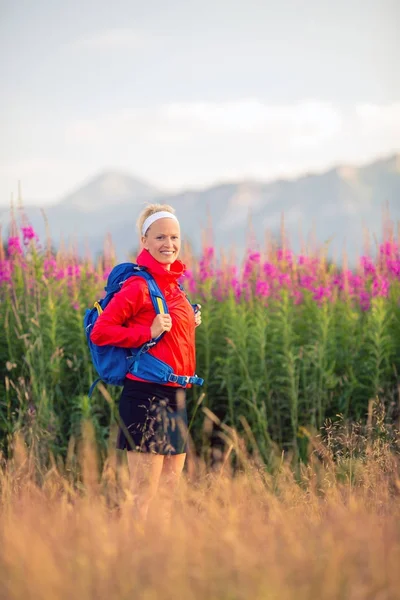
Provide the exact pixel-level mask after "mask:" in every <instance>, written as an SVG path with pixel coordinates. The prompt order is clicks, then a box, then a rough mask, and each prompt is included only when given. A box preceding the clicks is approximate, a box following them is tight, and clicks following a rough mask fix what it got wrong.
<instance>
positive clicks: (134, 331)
mask: <svg viewBox="0 0 400 600" xmlns="http://www.w3.org/2000/svg"><path fill="white" fill-rule="evenodd" d="M146 301H148V289H147V284H146V282H145V281H144V280H143V279H140V278H139V277H137V278H133V279H132V280H130V281H129V282H127V283H126V284H125V285H123V286H122V288H121V290H120V291H119V292H118V293H117V294H115V296H114V297H113V298H112V300H111V301H110V302H109V304H108V305H107V306H106V308H105V309H104V311H103V312H102V313H101V315H99V317H98V319H97V321H96V323H95V324H94V327H93V330H92V333H91V334H90V339H91V341H92V342H93V343H94V344H97V345H98V346H106V345H111V346H119V347H120V348H137V347H138V346H141V345H142V344H144V343H145V342H148V341H149V340H151V329H150V325H133V326H130V327H127V326H126V325H125V323H126V322H127V321H128V320H129V319H132V317H134V316H135V315H136V314H137V312H138V311H139V309H140V307H141V306H143V304H144V303H145V302H146Z"/></svg>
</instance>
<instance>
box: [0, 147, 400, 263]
mask: <svg viewBox="0 0 400 600" xmlns="http://www.w3.org/2000/svg"><path fill="white" fill-rule="evenodd" d="M146 201H155V202H161V203H168V204H171V205H172V206H174V208H175V209H176V213H177V215H178V217H179V219H180V221H181V225H182V231H183V235H184V238H185V239H186V240H189V241H190V242H191V244H192V246H193V247H194V249H195V250H199V249H200V246H201V241H202V232H203V231H204V230H205V229H206V228H208V226H209V224H210V223H211V226H212V238H213V243H214V244H215V245H216V246H217V247H223V248H226V249H227V248H232V247H235V248H236V250H237V252H238V253H242V252H243V251H244V249H245V248H246V244H248V243H250V244H252V246H253V247H255V245H256V244H257V243H258V244H264V242H265V234H266V231H268V232H269V233H270V234H271V235H273V236H274V237H277V236H279V232H280V228H281V220H282V214H283V215H284V223H285V230H286V233H287V235H288V238H289V241H290V244H291V247H292V248H293V250H294V251H295V252H299V251H300V250H301V247H302V238H303V240H304V241H305V242H307V241H309V242H312V241H313V239H314V241H315V242H316V243H318V244H324V243H328V256H330V257H334V258H336V259H337V260H340V256H341V254H342V251H343V249H344V248H346V251H347V253H348V256H349V259H350V263H354V261H355V259H356V257H357V256H358V255H359V254H360V253H362V250H363V239H364V237H363V227H366V228H367V229H368V230H369V231H370V233H371V234H372V236H373V235H375V236H376V237H377V239H378V240H379V239H381V231H382V224H383V212H384V208H385V206H386V205H388V206H389V211H390V217H391V219H392V220H393V221H395V222H397V221H398V220H400V154H396V155H393V156H390V157H387V158H382V159H380V160H378V161H375V162H373V163H371V164H368V165H365V166H361V167H354V166H349V165H342V166H338V167H336V168H334V169H331V170H329V171H326V172H324V173H319V174H315V173H314V174H313V173H310V174H306V175H304V176H302V177H299V178H296V179H291V180H289V179H280V180H276V181H272V182H269V183H268V182H267V183H262V182H257V181H242V182H232V183H225V184H220V185H216V186H213V187H210V188H207V189H203V190H186V191H183V192H181V193H178V194H166V193H163V192H162V191H160V190H156V189H155V188H152V187H151V186H150V185H147V184H145V183H143V182H141V181H139V180H136V179H133V178H132V177H130V176H128V175H125V174H122V173H118V172H113V171H109V172H104V173H102V174H100V175H98V176H97V177H95V178H94V179H92V180H90V181H88V182H87V183H85V185H83V186H82V187H80V188H79V189H77V190H76V191H75V192H73V193H72V194H70V195H68V196H67V197H65V198H63V199H62V200H61V201H60V202H58V203H57V204H54V205H52V206H48V207H46V210H45V212H46V216H47V219H48V222H49V225H50V229H51V233H52V238H53V240H54V242H55V243H57V241H58V240H59V239H60V237H61V236H64V238H65V239H66V238H68V237H73V238H74V239H75V240H78V242H79V244H80V248H81V249H82V250H83V247H84V245H85V244H84V243H83V242H84V240H86V244H87V246H88V247H89V248H90V249H91V250H92V252H94V253H97V252H101V251H102V248H103V243H104V238H105V235H106V233H107V232H109V233H110V234H111V236H112V238H113V242H114V245H115V248H116V252H117V256H118V258H119V259H121V260H123V259H125V258H126V257H127V254H128V253H129V252H132V251H133V250H135V249H136V248H137V233H136V219H137V216H138V213H139V212H140V210H141V208H142V207H143V205H144V203H145V202H146ZM25 212H26V214H27V216H28V219H29V220H30V221H31V223H32V225H33V227H34V228H35V230H36V231H37V232H38V234H39V236H40V237H43V235H44V223H43V216H42V214H41V212H40V209H39V208H38V207H32V206H30V207H27V208H26V209H25ZM7 219H9V213H8V211H7V210H5V211H3V213H1V212H0V221H1V222H3V223H5V222H7ZM313 232H315V235H314V234H313ZM249 236H251V240H252V241H250V242H249Z"/></svg>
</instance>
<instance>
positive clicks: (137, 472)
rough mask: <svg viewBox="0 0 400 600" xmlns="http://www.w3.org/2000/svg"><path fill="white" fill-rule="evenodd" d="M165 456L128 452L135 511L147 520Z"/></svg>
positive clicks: (138, 515)
mask: <svg viewBox="0 0 400 600" xmlns="http://www.w3.org/2000/svg"><path fill="white" fill-rule="evenodd" d="M164 458H165V457H164V456H163V455H161V454H151V453H146V452H128V466H129V476H130V483H131V491H132V493H133V495H134V497H135V509H136V510H135V513H136V515H137V517H138V519H139V520H140V521H142V522H145V521H146V518H147V513H148V510H149V506H150V504H151V502H152V500H153V499H154V497H155V495H156V494H157V490H158V485H159V480H160V475H161V472H162V469H163V462H164Z"/></svg>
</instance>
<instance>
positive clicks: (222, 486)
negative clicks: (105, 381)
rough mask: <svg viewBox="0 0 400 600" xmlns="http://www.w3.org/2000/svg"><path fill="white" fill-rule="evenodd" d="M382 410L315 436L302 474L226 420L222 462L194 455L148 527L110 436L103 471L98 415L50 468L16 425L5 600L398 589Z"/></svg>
mask: <svg viewBox="0 0 400 600" xmlns="http://www.w3.org/2000/svg"><path fill="white" fill-rule="evenodd" d="M206 412H207V411H206ZM212 419H213V415H212V414H210V413H208V414H207V416H206V423H208V424H210V422H212ZM374 419H375V420H374ZM377 419H379V415H378V417H377V418H375V417H374V418H372V420H371V421H370V422H369V424H368V425H367V427H365V428H361V427H360V428H357V427H355V426H353V425H346V424H344V423H342V424H341V425H340V426H338V425H337V424H335V425H334V426H331V427H328V428H327V429H326V430H325V431H324V432H323V433H324V435H323V439H322V438H319V437H314V438H311V440H312V441H311V446H310V448H309V463H308V466H305V465H302V466H301V467H300V468H299V470H298V471H297V473H295V472H294V471H293V469H292V465H291V464H290V462H289V460H288V459H286V458H285V457H284V456H282V457H279V456H277V457H276V461H275V466H274V468H273V469H271V470H270V471H267V470H266V469H265V467H264V466H263V464H262V462H261V459H257V452H256V453H255V454H254V456H253V457H252V458H251V459H250V458H249V457H248V455H247V454H246V452H245V446H246V445H245V442H244V440H242V439H239V438H238V436H237V434H236V432H235V431H234V430H232V429H230V428H227V427H225V429H224V435H225V442H226V443H225V445H224V447H223V449H222V450H221V453H220V456H219V460H216V461H214V466H213V468H208V467H206V463H205V462H204V461H201V460H200V459H195V458H194V456H192V455H190V456H189V458H188V463H187V469H186V470H185V473H184V476H183V478H182V481H181V485H180V487H179V491H178V494H177V497H176V505H175V512H174V517H173V520H172V522H171V525H170V527H169V528H168V527H165V526H163V525H162V522H161V521H160V518H159V510H158V507H157V506H155V507H154V509H153V511H152V512H151V514H150V517H149V521H148V523H147V527H146V530H145V532H143V530H141V529H140V528H139V527H138V526H137V523H135V520H134V519H133V517H132V501H133V495H132V493H131V490H130V489H129V477H128V472H127V468H126V463H125V461H124V460H121V459H120V457H119V455H117V453H116V452H115V450H113V449H112V444H110V450H109V453H108V457H107V459H106V461H105V462H104V466H103V467H102V468H101V472H100V467H99V465H100V464H101V463H100V462H99V461H98V457H97V453H96V446H95V442H94V437H95V436H94V433H93V429H92V426H91V425H90V423H89V422H87V423H86V424H85V426H84V428H83V434H82V436H81V438H80V439H79V440H76V444H74V441H72V442H71V444H70V447H69V452H68V456H67V459H66V461H65V462H63V461H62V460H61V459H59V458H58V459H57V463H56V461H55V460H53V461H52V466H51V468H50V469H48V468H43V467H41V465H40V463H38V461H37V457H36V456H35V455H34V453H33V452H32V449H31V448H29V449H28V446H27V445H26V443H25V441H24V439H23V438H22V437H21V436H18V435H17V436H15V437H14V444H13V456H12V458H11V459H9V460H8V461H5V460H4V461H3V462H2V466H1V470H0V536H1V544H0V548H1V549H0V598H7V599H8V600H17V599H18V600H20V599H21V598H24V599H37V598H41V599H51V600H53V599H57V600H64V599H65V600H70V599H71V598H79V599H82V600H84V599H89V598H90V599H96V600H102V599H103V598H104V599H107V600H110V599H114V598H115V599H118V600H119V599H128V598H129V599H131V598H135V599H142V598H143V599H146V600H153V599H154V600H159V599H164V598H165V599H170V598H171V599H173V600H176V599H180V598H182V599H185V600H186V599H187V600H191V599H200V598H201V599H204V598H211V599H218V600H225V599H229V600H234V599H235V600H236V599H238V600H239V599H248V598H251V599H254V600H257V599H260V600H261V599H262V600H265V599H276V600H289V599H290V600H291V599H296V600H303V599H304V600H310V599H311V600H313V599H316V600H324V599H332V600H333V599H335V600H336V599H342V598H343V599H346V600H358V599H360V600H361V599H367V598H368V599H374V600H380V599H381V600H392V599H393V600H394V599H395V598H399V590H400V569H399V565H400V503H399V497H400V471H399V460H398V454H396V452H395V451H394V450H395V448H396V444H398V442H399V439H398V434H397V433H396V432H388V431H387V430H385V429H383V430H379V423H378V422H377ZM377 426H378V429H377ZM206 429H207V427H206ZM208 429H209V427H208ZM114 433H115V432H114ZM46 464H47V463H46ZM233 467H234V468H233Z"/></svg>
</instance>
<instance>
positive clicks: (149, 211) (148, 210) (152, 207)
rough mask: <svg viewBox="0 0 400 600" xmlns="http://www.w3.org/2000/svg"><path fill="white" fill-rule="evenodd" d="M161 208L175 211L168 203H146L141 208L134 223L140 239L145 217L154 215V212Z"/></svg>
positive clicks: (171, 211)
mask: <svg viewBox="0 0 400 600" xmlns="http://www.w3.org/2000/svg"><path fill="white" fill-rule="evenodd" d="M162 210H165V211H167V212H170V213H172V214H174V213H175V209H174V208H172V206H170V205H169V204H147V206H146V207H145V208H144V209H143V210H142V212H141V213H140V215H139V218H138V220H137V223H136V226H137V228H138V231H139V238H140V239H141V238H142V227H143V223H144V222H145V220H146V219H147V217H150V215H154V214H155V213H158V212H160V211H162Z"/></svg>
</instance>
